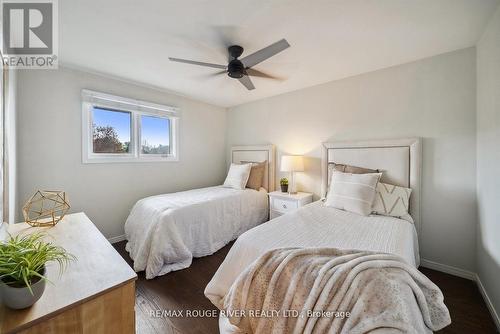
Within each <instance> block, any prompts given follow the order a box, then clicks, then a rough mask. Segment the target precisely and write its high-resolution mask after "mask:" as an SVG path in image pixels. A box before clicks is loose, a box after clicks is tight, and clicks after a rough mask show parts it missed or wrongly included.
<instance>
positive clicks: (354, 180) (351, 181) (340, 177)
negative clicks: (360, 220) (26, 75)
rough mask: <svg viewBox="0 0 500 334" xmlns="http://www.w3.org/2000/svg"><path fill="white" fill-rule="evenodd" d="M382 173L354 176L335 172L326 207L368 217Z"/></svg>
mask: <svg viewBox="0 0 500 334" xmlns="http://www.w3.org/2000/svg"><path fill="white" fill-rule="evenodd" d="M381 176H382V173H370V174H352V173H342V172H339V171H335V170H334V171H333V174H332V181H331V184H330V190H329V191H328V196H327V197H326V201H325V205H326V206H331V207H334V208H337V209H342V210H346V211H350V212H354V213H357V214H360V215H363V216H368V215H369V214H370V213H371V212H372V204H373V200H374V198H375V189H376V187H377V183H378V181H379V179H380V177H381Z"/></svg>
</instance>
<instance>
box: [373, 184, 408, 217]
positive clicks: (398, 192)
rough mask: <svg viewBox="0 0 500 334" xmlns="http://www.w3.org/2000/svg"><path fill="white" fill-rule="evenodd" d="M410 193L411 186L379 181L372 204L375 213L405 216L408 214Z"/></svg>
mask: <svg viewBox="0 0 500 334" xmlns="http://www.w3.org/2000/svg"><path fill="white" fill-rule="evenodd" d="M410 195H411V189H410V188H404V187H398V186H395V185H392V184H387V183H382V182H379V183H378V184H377V191H376V195H375V200H374V201H373V206H372V210H373V213H376V214H378V215H383V216H391V217H398V218H401V217H405V216H407V215H408V208H409V203H410Z"/></svg>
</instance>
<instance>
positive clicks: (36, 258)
mask: <svg viewBox="0 0 500 334" xmlns="http://www.w3.org/2000/svg"><path fill="white" fill-rule="evenodd" d="M43 238H44V234H42V233H33V234H29V235H24V236H20V235H18V236H15V237H11V238H10V239H8V240H7V241H5V242H4V243H0V292H1V293H2V295H3V302H4V303H5V305H7V306H8V307H10V308H14V309H22V308H26V307H29V306H31V305H33V304H34V303H35V302H36V301H37V300H38V299H40V297H41V296H42V294H43V292H44V290H45V282H46V281H47V277H46V276H45V275H46V264H47V263H48V262H56V263H57V264H58V265H59V270H60V273H61V274H62V272H63V271H64V269H65V268H66V266H67V265H68V263H69V262H70V261H72V260H74V259H75V257H74V256H73V255H71V254H69V253H68V252H66V250H65V249H64V248H62V247H59V246H56V245H53V244H52V243H50V242H46V241H44V240H43Z"/></svg>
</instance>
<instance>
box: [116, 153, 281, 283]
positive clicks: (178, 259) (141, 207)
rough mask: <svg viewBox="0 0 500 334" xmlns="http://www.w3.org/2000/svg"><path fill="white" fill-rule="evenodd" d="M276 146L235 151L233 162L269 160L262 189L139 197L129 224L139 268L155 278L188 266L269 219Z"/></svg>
mask: <svg viewBox="0 0 500 334" xmlns="http://www.w3.org/2000/svg"><path fill="white" fill-rule="evenodd" d="M274 150H275V149H274V146H272V145H265V146H236V147H233V148H232V149H231V162H232V163H265V169H264V177H263V181H262V188H261V189H259V190H254V189H249V188H246V189H243V190H239V189H233V188H226V187H223V186H216V187H208V188H200V189H194V190H189V191H183V192H177V193H171V194H164V195H158V196H152V197H148V198H144V199H141V200H140V201H138V202H137V203H136V204H135V206H134V207H133V208H132V210H131V213H130V215H129V217H128V218H127V221H126V223H125V235H126V238H127V240H128V242H127V246H126V249H127V251H128V252H129V254H130V257H131V258H132V259H133V260H134V270H135V271H145V272H146V278H147V279H151V278H154V277H156V276H160V275H164V274H166V273H168V272H171V271H174V270H180V269H184V268H187V267H189V266H190V265H191V261H192V259H193V257H202V256H207V255H210V254H213V253H214V252H216V251H217V250H219V249H220V248H222V247H224V246H225V245H226V244H228V243H229V242H230V241H232V240H234V239H236V238H237V237H238V236H239V235H241V234H242V233H243V232H245V231H247V230H249V229H251V228H253V227H255V226H257V225H259V224H261V223H263V222H265V221H267V220H268V214H269V209H268V198H267V192H268V191H273V190H274V184H275V179H274V174H275V172H274V171H275V167H274V161H275V159H274V155H275V153H274Z"/></svg>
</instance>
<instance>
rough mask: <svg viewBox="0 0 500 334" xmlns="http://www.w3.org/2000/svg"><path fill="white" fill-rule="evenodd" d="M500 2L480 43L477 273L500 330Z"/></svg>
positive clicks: (478, 75) (478, 73)
mask: <svg viewBox="0 0 500 334" xmlns="http://www.w3.org/2000/svg"><path fill="white" fill-rule="evenodd" d="M499 92H500V6H499V7H498V8H497V10H496V11H495V13H494V14H493V16H492V19H491V20H490V22H489V24H488V26H487V27H486V29H485V31H484V33H483V35H482V37H481V39H480V41H479V43H478V45H477V196H478V215H479V217H478V218H479V219H478V225H477V251H476V261H477V273H478V278H479V283H480V284H479V285H480V288H481V289H483V290H484V291H483V294H484V295H485V300H486V302H487V304H488V306H489V307H490V310H491V311H492V314H493V315H494V317H495V320H496V324H497V327H498V329H499V330H500V319H499V314H500V284H499V283H498V282H499V280H498V278H499V277H500V206H499V203H500V177H499V174H498V166H499V165H500V150H499V147H500V95H499Z"/></svg>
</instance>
